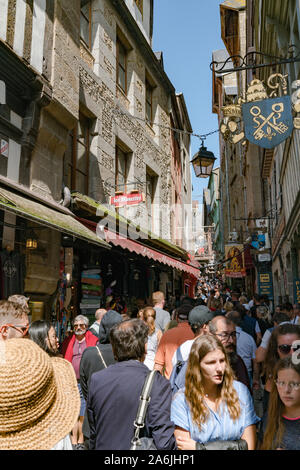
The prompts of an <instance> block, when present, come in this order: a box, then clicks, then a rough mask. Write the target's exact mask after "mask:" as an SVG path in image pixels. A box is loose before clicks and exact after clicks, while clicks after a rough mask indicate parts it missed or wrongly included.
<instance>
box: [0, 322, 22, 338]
mask: <svg viewBox="0 0 300 470" xmlns="http://www.w3.org/2000/svg"><path fill="white" fill-rule="evenodd" d="M5 326H6V327H7V326H8V327H9V328H13V329H14V330H17V331H18V332H19V333H21V334H22V336H26V335H27V333H28V330H29V323H27V325H12V324H11V323H6V325H2V326H1V327H0V333H1V332H2V330H3V328H4V327H5Z"/></svg>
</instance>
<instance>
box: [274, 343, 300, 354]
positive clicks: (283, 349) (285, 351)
mask: <svg viewBox="0 0 300 470" xmlns="http://www.w3.org/2000/svg"><path fill="white" fill-rule="evenodd" d="M278 349H279V351H280V352H281V353H282V354H289V353H290V351H291V350H292V351H293V352H295V351H298V349H300V344H298V345H297V346H293V345H291V344H279V345H278Z"/></svg>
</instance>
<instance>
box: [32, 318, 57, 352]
mask: <svg viewBox="0 0 300 470" xmlns="http://www.w3.org/2000/svg"><path fill="white" fill-rule="evenodd" d="M28 334H29V337H30V339H31V340H32V341H34V342H35V343H36V344H37V345H38V346H39V347H40V348H42V349H43V350H44V351H46V353H48V354H49V356H60V354H59V351H58V346H59V343H58V339H57V336H56V331H55V328H54V326H53V325H52V324H51V323H50V322H49V321H46V320H37V321H34V322H33V323H31V325H30V327H29V330H28Z"/></svg>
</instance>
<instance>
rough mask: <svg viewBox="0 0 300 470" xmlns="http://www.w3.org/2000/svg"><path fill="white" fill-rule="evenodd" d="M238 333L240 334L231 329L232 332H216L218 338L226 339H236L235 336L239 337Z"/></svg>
mask: <svg viewBox="0 0 300 470" xmlns="http://www.w3.org/2000/svg"><path fill="white" fill-rule="evenodd" d="M239 335H240V333H239V332H237V331H233V332H232V333H216V336H219V337H220V338H223V339H226V340H227V341H228V340H229V338H231V339H236V338H238V337H239Z"/></svg>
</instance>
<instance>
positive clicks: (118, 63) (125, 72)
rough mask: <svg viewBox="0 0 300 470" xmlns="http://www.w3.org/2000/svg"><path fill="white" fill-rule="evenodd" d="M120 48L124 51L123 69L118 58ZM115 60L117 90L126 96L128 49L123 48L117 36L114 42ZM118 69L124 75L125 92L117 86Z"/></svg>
mask: <svg viewBox="0 0 300 470" xmlns="http://www.w3.org/2000/svg"><path fill="white" fill-rule="evenodd" d="M120 46H121V48H122V49H123V50H124V59H125V68H124V67H123V66H122V65H121V63H120V60H119V57H120ZM116 49H117V50H116V59H117V67H116V71H117V76H116V82H117V86H118V87H119V89H120V90H121V91H122V92H123V93H124V94H125V95H126V96H127V56H128V49H127V47H126V46H125V44H124V42H123V41H122V40H121V39H120V37H119V36H117V41H116ZM119 67H120V68H121V69H122V70H123V72H124V75H125V90H124V88H123V87H122V85H120V84H119V76H120V75H119Z"/></svg>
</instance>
